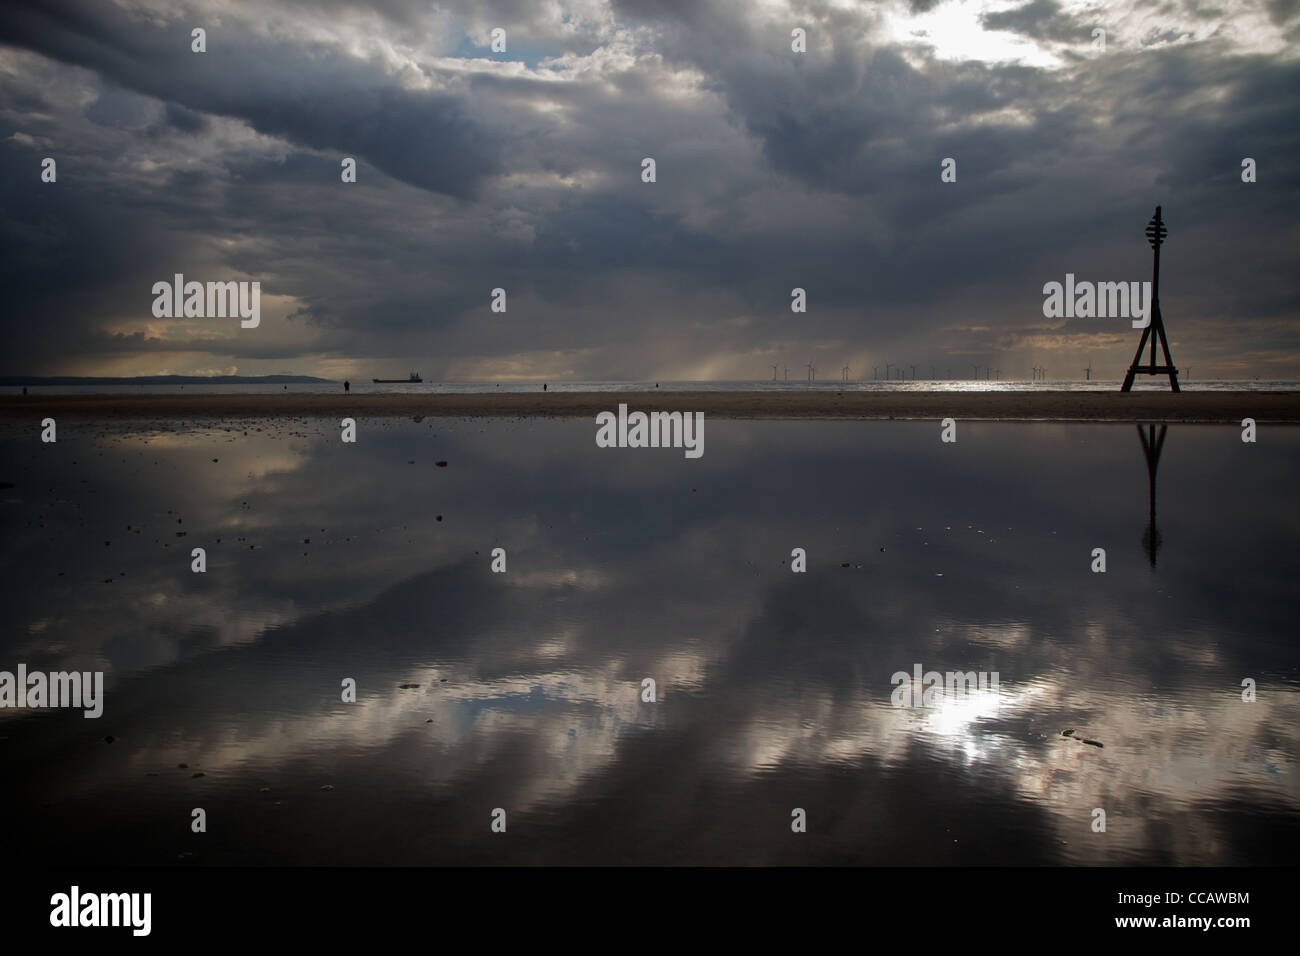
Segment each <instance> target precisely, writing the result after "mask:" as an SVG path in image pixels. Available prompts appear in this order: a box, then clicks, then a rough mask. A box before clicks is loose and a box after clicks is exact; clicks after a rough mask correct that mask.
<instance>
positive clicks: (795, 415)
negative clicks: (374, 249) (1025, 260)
mask: <svg viewBox="0 0 1300 956" xmlns="http://www.w3.org/2000/svg"><path fill="white" fill-rule="evenodd" d="M620 402H626V403H627V406H628V408H629V410H632V411H647V412H648V411H682V412H704V413H705V415H707V416H711V417H716V418H746V419H799V418H806V419H860V420H885V419H936V420H937V419H941V418H955V419H958V420H967V421H972V420H974V421H1060V422H1073V421H1114V422H1233V423H1240V422H1241V420H1242V419H1243V418H1253V419H1255V420H1256V421H1257V422H1273V423H1288V424H1300V392H1181V393H1179V394H1176V395H1175V394H1173V393H1170V392H1130V393H1128V394H1124V393H1121V392H1048V391H1043V392H1036V391H1023V392H951V391H948V392H914V391H899V392H855V391H848V392H828V391H809V392H664V391H650V392H623V393H617V394H615V393H610V392H522V393H521V392H498V393H483V394H473V395H430V394H411V395H403V394H392V393H388V394H381V395H374V394H371V395H343V394H339V395H320V394H309V395H303V394H297V395H295V394H288V393H286V394H282V395H276V394H270V395H248V394H232V395H148V394H145V395H127V396H117V395H5V396H0V417H4V418H7V419H10V420H11V421H12V420H14V419H24V418H28V417H32V418H37V419H39V418H44V417H47V416H48V417H53V418H55V419H56V420H57V419H58V418H59V416H66V417H69V418H80V419H190V418H193V419H217V420H220V419H227V418H228V419H245V418H258V417H267V418H276V417H291V416H296V417H331V418H332V417H335V416H338V417H340V418H343V417H353V418H361V417H368V418H380V417H415V416H429V417H444V418H475V417H490V418H516V417H524V418H531V417H542V418H566V417H567V418H587V417H594V416H595V415H596V414H597V413H598V412H602V411H617V409H618V405H619V403H620Z"/></svg>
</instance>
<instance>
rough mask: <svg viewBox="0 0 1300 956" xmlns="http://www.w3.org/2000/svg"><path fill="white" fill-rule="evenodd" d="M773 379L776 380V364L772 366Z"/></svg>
mask: <svg viewBox="0 0 1300 956" xmlns="http://www.w3.org/2000/svg"><path fill="white" fill-rule="evenodd" d="M772 381H774V382H775V381H776V366H775V365H773V366H772Z"/></svg>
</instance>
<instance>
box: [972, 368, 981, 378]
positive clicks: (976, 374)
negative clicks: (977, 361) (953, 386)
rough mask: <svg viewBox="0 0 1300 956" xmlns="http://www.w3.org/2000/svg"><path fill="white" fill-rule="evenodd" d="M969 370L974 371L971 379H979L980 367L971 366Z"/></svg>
mask: <svg viewBox="0 0 1300 956" xmlns="http://www.w3.org/2000/svg"><path fill="white" fill-rule="evenodd" d="M971 368H973V369H974V370H975V374H974V375H973V376H972V377H973V378H979V377H980V367H979V366H978V365H972V366H971Z"/></svg>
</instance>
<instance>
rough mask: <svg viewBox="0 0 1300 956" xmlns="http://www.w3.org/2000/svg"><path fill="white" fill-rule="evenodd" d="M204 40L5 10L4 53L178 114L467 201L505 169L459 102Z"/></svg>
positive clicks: (1, 20) (323, 63)
mask: <svg viewBox="0 0 1300 956" xmlns="http://www.w3.org/2000/svg"><path fill="white" fill-rule="evenodd" d="M197 19H198V20H202V19H203V18H202V17H199V18H197ZM205 29H207V31H208V39H207V48H208V52H207V53H205V54H195V53H194V52H192V51H191V49H190V44H191V40H190V30H191V27H190V26H189V25H187V24H186V23H180V22H174V23H171V24H168V25H166V26H157V25H154V24H149V23H146V22H141V21H138V20H134V21H133V20H130V19H129V18H128V17H127V16H126V15H125V13H123V12H121V11H117V10H116V9H115V8H111V7H105V6H103V5H101V4H82V3H76V2H53V3H44V2H43V3H40V4H39V5H31V6H27V7H22V8H10V9H8V10H6V13H5V15H4V16H3V17H0V43H6V44H11V45H14V46H19V47H23V48H26V49H30V50H34V51H36V52H38V53H41V54H43V55H44V56H47V57H50V58H51V59H55V60H59V61H61V62H64V63H68V64H71V65H75V66H80V67H83V68H86V69H91V70H94V71H96V72H97V73H99V74H100V75H102V76H103V77H105V78H106V79H109V80H111V81H113V82H115V83H118V84H121V85H122V86H124V87H126V88H128V89H131V90H134V91H136V92H139V93H142V94H145V95H148V96H154V97H157V98H159V99H161V100H164V101H169V102H171V103H174V104H178V106H179V107H180V108H184V109H189V110H195V111H198V112H203V113H212V114H216V115H220V116H231V117H238V118H240V119H243V120H245V121H246V122H247V123H248V124H249V125H250V126H251V127H253V128H254V129H256V130H257V131H258V132H262V133H267V134H270V135H276V136H283V137H286V138H287V139H289V140H290V141H292V142H295V143H298V144H300V145H303V146H307V147H311V148H313V149H332V150H338V151H341V152H342V153H344V154H346V155H362V156H365V157H366V158H367V159H368V160H369V161H370V162H372V163H373V164H374V165H375V166H376V167H378V168H379V169H382V170H383V171H384V172H386V173H388V174H389V175H391V176H394V177H396V178H398V179H401V180H404V181H406V182H409V183H412V184H413V185H417V186H420V187H422V188H425V189H430V190H434V191H437V192H444V193H448V194H451V195H456V196H466V195H469V194H470V193H472V192H473V190H474V187H475V186H476V185H477V183H478V182H479V181H480V180H481V179H482V178H483V177H484V176H487V175H490V174H491V173H492V172H493V171H495V170H496V169H497V168H498V165H499V161H498V155H497V153H498V150H499V149H500V148H501V144H500V143H499V142H496V141H494V140H493V139H492V137H490V136H489V135H487V134H486V133H485V131H484V130H483V129H482V128H481V127H480V126H479V125H478V124H477V123H475V122H474V120H473V119H472V118H471V117H469V116H467V115H465V112H464V111H463V109H461V107H460V105H459V104H458V102H457V101H456V99H455V98H454V97H452V96H449V95H445V94H440V93H434V92H414V91H409V90H403V89H399V88H396V87H394V86H393V84H392V82H391V78H390V77H387V76H385V75H384V74H383V73H381V72H380V71H379V70H377V69H376V68H374V67H373V66H369V65H366V64H363V63H360V62H358V61H357V60H355V59H353V58H351V57H347V56H344V55H341V54H340V53H338V52H335V51H324V50H306V49H295V48H294V47H291V46H289V45H288V44H287V43H284V42H282V41H281V42H272V41H268V40H266V39H264V38H261V37H258V36H257V35H255V34H253V33H250V32H247V31H239V32H235V33H231V32H225V31H223V30H222V29H221V28H220V27H217V26H210V27H205ZM290 78H291V82H286V80H287V79H290Z"/></svg>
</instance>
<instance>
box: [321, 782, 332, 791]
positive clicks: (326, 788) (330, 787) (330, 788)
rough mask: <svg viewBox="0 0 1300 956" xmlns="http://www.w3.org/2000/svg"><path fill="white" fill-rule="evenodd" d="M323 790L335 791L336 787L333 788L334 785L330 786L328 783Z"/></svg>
mask: <svg viewBox="0 0 1300 956" xmlns="http://www.w3.org/2000/svg"><path fill="white" fill-rule="evenodd" d="M321 789H322V790H333V789H334V786H333V784H328V783H327V784H325V786H323V787H321Z"/></svg>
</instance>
